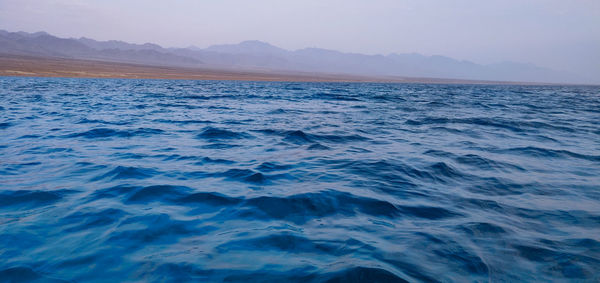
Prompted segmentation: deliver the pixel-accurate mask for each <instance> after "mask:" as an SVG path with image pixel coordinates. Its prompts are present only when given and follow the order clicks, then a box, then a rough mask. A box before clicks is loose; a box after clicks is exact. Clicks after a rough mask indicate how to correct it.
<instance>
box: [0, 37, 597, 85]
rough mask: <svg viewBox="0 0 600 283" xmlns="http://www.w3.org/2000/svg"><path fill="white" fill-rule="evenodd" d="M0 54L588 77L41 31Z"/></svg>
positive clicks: (396, 57)
mask: <svg viewBox="0 0 600 283" xmlns="http://www.w3.org/2000/svg"><path fill="white" fill-rule="evenodd" d="M0 54H4V55H19V56H36V57H46V58H47V57H50V58H68V59H86V60H96V61H103V62H120V63H135V64H143V65H151V66H169V67H191V68H204V69H209V68H216V69H234V70H248V71H253V70H260V71H271V72H273V71H275V72H276V71H285V72H294V71H296V72H304V73H323V74H347V75H360V76H372V77H418V78H444V79H460V80H486V81H515V82H545V83H589V82H590V78H585V77H581V76H578V75H574V74H571V73H566V72H561V71H555V70H551V69H547V68H543V67H538V66H535V65H532V64H523V63H515V62H503V63H498V64H490V65H482V64H477V63H473V62H470V61H464V60H456V59H452V58H449V57H445V56H424V55H421V54H417V53H411V54H389V55H365V54H357V53H343V52H339V51H335V50H327V49H320V48H305V49H300V50H294V51H290V50H285V49H282V48H279V47H276V46H273V45H271V44H269V43H266V42H261V41H244V42H241V43H239V44H226V45H213V46H210V47H208V48H204V49H203V48H198V47H193V46H192V47H187V48H164V47H161V46H159V45H157V44H153V43H146V44H132V43H127V42H123V41H117V40H110V41H98V40H94V39H90V38H85V37H82V38H60V37H56V36H53V35H50V34H48V33H46V32H36V33H26V32H8V31H4V30H0Z"/></svg>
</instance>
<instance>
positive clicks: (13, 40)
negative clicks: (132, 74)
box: [0, 31, 201, 66]
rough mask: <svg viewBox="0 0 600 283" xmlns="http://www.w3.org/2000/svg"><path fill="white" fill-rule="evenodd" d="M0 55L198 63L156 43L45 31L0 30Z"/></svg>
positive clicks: (168, 64) (166, 63) (132, 61)
mask: <svg viewBox="0 0 600 283" xmlns="http://www.w3.org/2000/svg"><path fill="white" fill-rule="evenodd" d="M0 53H3V54H14V55H29V56H42V57H58V58H72V59H89V60H98V61H111V62H126V63H139V64H151V65H164V66H197V65H198V64H200V63H201V62H200V61H198V60H197V59H194V58H186V57H182V56H179V55H176V54H171V53H170V52H168V51H167V50H165V49H163V48H162V47H160V46H158V45H155V44H143V45H136V44H129V43H125V42H120V41H104V42H100V41H95V40H92V39H87V38H80V39H73V38H59V37H55V36H52V35H49V34H47V33H44V32H37V33H24V32H6V31H0Z"/></svg>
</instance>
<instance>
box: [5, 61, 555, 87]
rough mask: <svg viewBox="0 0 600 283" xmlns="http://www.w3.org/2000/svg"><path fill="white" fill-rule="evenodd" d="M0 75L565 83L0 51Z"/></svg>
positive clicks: (522, 83) (308, 80) (427, 82)
mask: <svg viewBox="0 0 600 283" xmlns="http://www.w3.org/2000/svg"><path fill="white" fill-rule="evenodd" d="M0 76H7V77H63V78H107V79H167V80H237V81H270V82H277V81H280V82H365V83H367V82H371V83H423V84H498V85H564V84H552V83H529V82H505V81H479V80H461V79H439V78H410V77H368V76H358V75H356V76H355V75H346V74H325V73H303V72H287V71H284V72H278V71H272V70H268V71H265V70H231V69H219V68H188V67H174V66H155V65H142V64H135V63H123V62H108V61H95V60H81V59H69V58H50V57H33V56H19V55H3V54H0Z"/></svg>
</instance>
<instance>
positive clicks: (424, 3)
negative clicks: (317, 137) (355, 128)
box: [0, 0, 600, 77]
mask: <svg viewBox="0 0 600 283" xmlns="http://www.w3.org/2000/svg"><path fill="white" fill-rule="evenodd" d="M0 29H6V30H9V31H20V30H22V31H28V32H34V31H42V30H43V31H47V32H49V33H51V34H54V35H58V36H61V37H81V36H86V37H90V38H94V39H100V40H108V39H118V40H124V41H128V42H135V43H144V42H153V43H158V44H160V45H163V46H165V47H174V46H175V47H184V46H189V45H196V46H199V47H206V46H208V45H211V44H221V43H237V42H240V41H243V40H249V39H256V40H262V41H267V42H269V43H272V44H274V45H277V46H280V47H283V48H286V49H292V50H293V49H299V48H304V47H322V48H328V49H335V50H340V51H346V52H359V53H368V54H375V53H379V54H388V53H392V52H396V53H410V52H417V53H422V54H426V55H434V54H440V55H446V56H450V57H454V58H457V59H465V60H471V61H474V62H477V63H484V64H487V63H494V62H499V61H518V62H529V63H534V64H537V65H540V66H545V67H551V68H554V69H557V70H570V71H572V72H577V73H584V74H585V73H587V75H588V76H595V77H600V0H452V1H449V0H435V1H434V0H302V1H296V0H289V1H282V0H169V1H153V0H0Z"/></svg>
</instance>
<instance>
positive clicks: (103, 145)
mask: <svg viewBox="0 0 600 283" xmlns="http://www.w3.org/2000/svg"><path fill="white" fill-rule="evenodd" d="M222 281H233V282H407V281H408V282H549V281H562V282H565V281H567V282H568V281H576V282H598V281H600V87H593V86H547V85H546V86H533V85H529V86H523V85H443V84H437V85H436V84H391V83H390V84H388V83H308V82H239V81H186V80H141V79H140V80H138V79H71V78H16V77H0V282H222Z"/></svg>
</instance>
